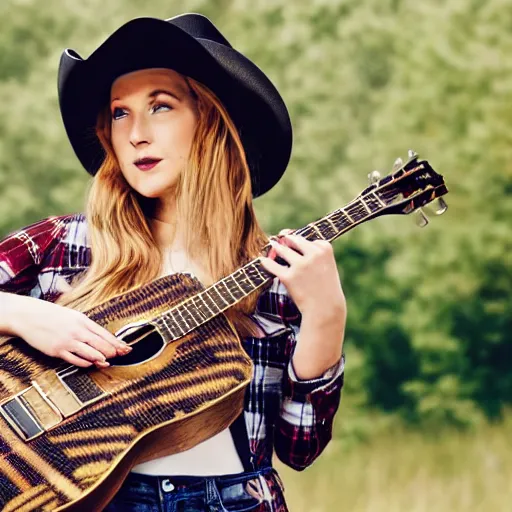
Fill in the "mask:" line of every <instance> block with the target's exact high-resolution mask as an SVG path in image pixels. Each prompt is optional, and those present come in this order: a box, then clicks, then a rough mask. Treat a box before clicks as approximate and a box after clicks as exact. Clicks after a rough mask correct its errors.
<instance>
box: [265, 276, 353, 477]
mask: <svg viewBox="0 0 512 512" xmlns="http://www.w3.org/2000/svg"><path fill="white" fill-rule="evenodd" d="M258 309H259V310H260V312H261V310H263V314H265V311H267V312H269V313H270V314H271V315H272V316H273V317H274V318H275V317H276V316H277V317H279V318H280V319H281V321H282V323H283V324H284V325H285V326H286V327H288V328H289V334H288V336H287V339H286V346H285V364H286V366H285V370H284V372H283V380H282V389H281V391H282V400H281V408H280V413H279V417H278V419H277V422H276V425H275V430H274V448H275V451H276V455H277V456H278V457H279V459H280V460H281V461H282V462H283V463H284V464H286V465H288V466H290V467H292V468H293V469H296V470H298V471H302V470H303V469H305V468H306V467H308V466H309V465H311V464H312V463H313V461H314V460H315V459H316V458H317V457H318V456H319V455H320V454H321V453H322V451H323V450H324V449H325V447H326V446H327V444H328V443H329V441H330V440H331V437H332V429H333V421H334V416H335V414H336V411H337V410H338V407H339V404H340V400H341V390H342V388H343V383H344V370H345V354H343V355H342V357H341V359H340V360H339V361H338V362H337V363H336V364H335V365H334V366H333V367H331V368H329V369H328V370H327V371H326V372H325V373H324V374H323V375H321V376H320V377H318V378H316V379H311V380H301V379H299V378H298V377H297V375H296V374H295V371H294V368H293V363H292V356H293V353H294V351H295V347H296V345H297V339H298V338H299V337H300V323H301V314H300V311H299V310H298V308H297V306H296V305H295V304H294V303H293V301H292V299H291V298H290V296H289V295H288V293H287V290H286V288H285V286H284V285H283V284H282V283H280V282H279V281H278V280H277V278H276V279H275V280H274V283H273V285H272V287H271V288H270V289H269V290H268V291H267V292H266V293H265V296H264V297H262V300H260V302H259V305H258Z"/></svg>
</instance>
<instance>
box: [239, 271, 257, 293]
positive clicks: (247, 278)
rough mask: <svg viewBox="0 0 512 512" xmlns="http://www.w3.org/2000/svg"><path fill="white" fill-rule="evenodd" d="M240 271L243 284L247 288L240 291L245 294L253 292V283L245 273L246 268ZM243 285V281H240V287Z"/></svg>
mask: <svg viewBox="0 0 512 512" xmlns="http://www.w3.org/2000/svg"><path fill="white" fill-rule="evenodd" d="M242 271H243V274H244V276H245V283H246V284H247V285H248V286H249V288H248V289H247V290H244V289H243V288H242V290H244V291H245V293H250V292H251V291H253V290H254V289H255V286H254V283H253V282H252V280H251V278H250V276H249V274H248V273H247V269H246V267H243V268H242ZM243 284H244V281H241V285H243Z"/></svg>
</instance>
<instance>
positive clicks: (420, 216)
mask: <svg viewBox="0 0 512 512" xmlns="http://www.w3.org/2000/svg"><path fill="white" fill-rule="evenodd" d="M416 224H417V225H418V226H419V227H420V228H424V227H425V226H426V225H427V224H428V217H427V216H426V215H425V212H424V211H423V210H422V209H421V208H418V209H417V210H416Z"/></svg>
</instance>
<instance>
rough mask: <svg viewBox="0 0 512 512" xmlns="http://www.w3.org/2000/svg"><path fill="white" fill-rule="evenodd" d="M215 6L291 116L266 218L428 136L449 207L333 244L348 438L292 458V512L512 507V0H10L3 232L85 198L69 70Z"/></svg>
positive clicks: (4, 34)
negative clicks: (156, 22) (69, 62)
mask: <svg viewBox="0 0 512 512" xmlns="http://www.w3.org/2000/svg"><path fill="white" fill-rule="evenodd" d="M182 12H200V13H203V14H205V15H207V16H208V17H210V18H211V19H212V20H213V21H214V23H215V24H216V25H218V26H219V28H220V29H221V30H222V32H223V33H224V34H225V35H226V37H227V38H228V39H229V40H230V41H231V42H232V43H233V44H234V45H235V46H236V47H237V49H240V50H241V51H242V52H243V53H245V54H246V55H247V56H248V57H250V58H251V59H253V60H254V61H255V62H256V63H257V64H258V65H259V66H260V67H261V68H262V69H263V70H264V71H265V72H266V73H267V74H268V75H269V76H270V77H271V79H272V80H273V81H274V82H275V83H276V85H277V87H278V89H279V90H280V92H281V93H282V95H283V96H284V98H285V101H286V102H287V105H288V106H289V109H290V113H291V117H292V122H293V126H294V149H293V157H292V160H291V163H290V166H289V168H288V170H287V173H286V175H285V176H284V178H283V179H282V181H281V182H280V183H279V185H278V186H276V187H275V188H274V189H273V190H272V191H271V192H269V193H268V194H266V195H265V196H264V197H262V198H260V199H258V200H257V201H256V208H257V212H258V214H259V218H260V219H261V221H262V223H263V225H264V227H265V229H266V230H267V232H269V233H276V232H278V231H279V230H280V229H282V228H298V227H301V226H302V225H305V224H307V223H308V222H310V221H312V220H315V219H317V218H319V217H322V216H323V215H325V214H326V213H328V212H329V211H331V210H334V209H336V208H339V207H341V206H343V205H344V204H346V203H347V202H349V201H350V200H351V199H352V198H353V197H355V196H356V195H357V194H358V193H359V192H360V191H361V190H362V189H363V188H365V187H366V186H367V175H368V173H369V172H371V171H372V170H374V169H379V170H380V171H381V174H382V175H385V174H386V173H387V172H389V171H390V170H391V167H392V164H393V162H394V160H395V159H396V158H397V157H399V156H401V157H403V158H406V155H407V150H408V149H409V148H413V149H414V150H416V151H417V152H418V153H419V154H420V156H421V157H423V158H425V159H427V160H428V161H429V162H430V163H431V165H432V166H433V167H434V169H435V170H436V171H437V172H439V173H440V174H442V175H443V176H444V177H445V180H446V183H447V185H448V188H449V190H450V193H449V194H448V195H447V196H446V197H445V198H446V201H447V202H448V205H449V209H448V212H447V213H446V214H445V215H444V216H442V217H439V218H433V219H432V220H431V223H430V224H429V225H428V226H427V227H426V228H423V229H421V228H418V227H417V226H416V225H415V222H414V220H413V218H412V217H411V216H385V217H382V218H380V219H376V220H373V221H371V222H369V223H366V224H363V225H361V226H359V227H357V228H356V229H355V230H352V231H350V232H349V233H347V234H345V235H344V236H343V237H341V238H340V239H339V240H337V241H336V242H335V244H334V247H335V252H336V257H337V261H338V263H339V269H340V274H341V276H342V282H343V287H344V290H345V293H346V296H347V300H348V307H349V322H348V330H347V337H346V342H345V351H346V356H347V367H346V386H345V389H344V392H343V397H342V401H341V406H340V409H339V411H338V414H337V418H336V423H335V431H334V434H333V440H332V442H331V443H330V444H329V446H328V447H327V449H326V451H325V452H324V453H323V454H322V455H321V457H320V458H319V459H318V460H317V461H316V462H315V463H314V464H313V466H312V467H310V468H308V469H307V470H306V471H304V472H301V473H297V472H294V471H293V470H291V469H289V468H286V467H283V465H282V464H280V463H279V462H276V463H277V465H278V467H279V469H280V470H281V471H282V476H283V479H284V483H285V487H286V496H287V499H288V501H289V505H290V509H291V510H292V511H293V512H305V511H314V512H323V511H349V512H352V511H354V512H357V511H370V510H371V511H392V512H394V511H405V512H409V511H412V512H423V511H431V510H436V511H466V512H468V511H508V510H511V507H512V505H511V503H512V486H511V485H510V482H511V481H512V449H511V447H510V444H511V443H510V441H511V439H512V436H511V434H512V412H511V411H512V409H511V403H512V371H511V368H512V364H511V363H512V344H511V341H512V339H511V337H512V335H511V332H512V236H511V235H512V228H511V219H512V200H511V196H512V8H511V4H510V2H509V1H507V0H488V1H477V0H451V1H450V2H446V1H441V0H424V1H422V2H416V1H412V0H307V1H298V0H293V1H292V0H185V1H183V0H181V1H175V0H165V1H163V0H152V1H150V2H140V1H136V0H109V1H108V2H106V1H105V0H80V1H77V0H2V1H1V2H0V18H1V19H2V30H1V31H0V235H1V236H2V237H3V236H5V235H6V234H7V233H9V232H11V231H13V230H15V229H19V228H21V227H23V226H26V225H28V224H30V223H32V222H35V221H37V220H39V219H41V218H44V217H47V216H50V215H60V214H65V213H70V212H76V211H83V208H84V199H85V190H86V187H87V184H88V180H89V176H88V174H87V173H86V172H85V171H84V170H83V169H82V167H81V166H80V163H79V162H78V160H77V158H76V157H75V155H74V153H73V151H72V149H71V147H70V145H69V143H68V140H67V138H66V135H65V131H64V128H63V125H62V122H61V118H60V113H59V109H58V101H57V86H56V83H57V67H58V62H59V58H60V55H61V52H62V50H63V49H64V48H66V47H71V48H73V49H75V50H76V51H77V52H78V53H79V54H80V55H82V57H84V58H86V57H88V56H89V54H90V53H91V52H92V51H93V50H94V49H95V48H96V47H97V46H98V45H99V44H100V43H101V42H102V41H103V40H104V39H105V38H106V37H107V36H108V35H109V34H110V33H111V32H112V31H113V30H114V29H116V28H117V27H119V26H120V25H121V24H122V23H124V22H126V21H128V20H129V19H131V18H133V17H137V16H154V17H160V18H168V17H171V16H174V15H176V14H179V13H182Z"/></svg>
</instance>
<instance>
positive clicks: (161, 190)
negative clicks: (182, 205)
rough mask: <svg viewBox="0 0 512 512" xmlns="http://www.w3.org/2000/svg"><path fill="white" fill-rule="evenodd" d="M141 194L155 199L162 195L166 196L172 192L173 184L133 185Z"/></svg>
mask: <svg viewBox="0 0 512 512" xmlns="http://www.w3.org/2000/svg"><path fill="white" fill-rule="evenodd" d="M133 188H134V189H135V190H136V191H137V192H138V193H139V194H140V195H141V196H144V197H146V198H148V199H157V198H160V197H163V196H168V195H169V193H171V192H172V189H173V186H172V185H171V184H167V185H166V186H152V187H151V186H143V185H141V186H138V187H133Z"/></svg>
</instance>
